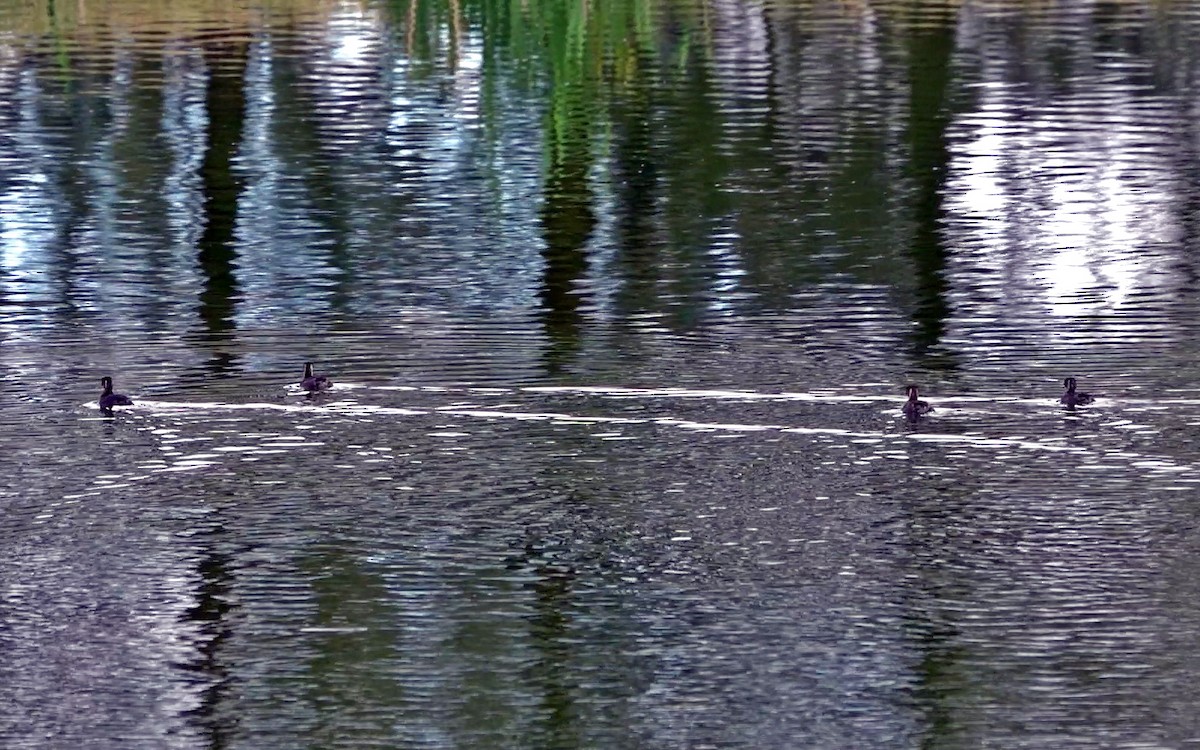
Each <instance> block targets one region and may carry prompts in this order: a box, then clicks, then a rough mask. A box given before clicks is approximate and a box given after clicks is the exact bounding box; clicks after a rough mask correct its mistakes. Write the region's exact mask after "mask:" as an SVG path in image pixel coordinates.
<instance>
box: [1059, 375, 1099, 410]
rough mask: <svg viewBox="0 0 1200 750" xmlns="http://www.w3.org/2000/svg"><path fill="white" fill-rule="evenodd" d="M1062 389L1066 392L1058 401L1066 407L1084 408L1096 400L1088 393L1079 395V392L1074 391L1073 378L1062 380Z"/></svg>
mask: <svg viewBox="0 0 1200 750" xmlns="http://www.w3.org/2000/svg"><path fill="white" fill-rule="evenodd" d="M1063 388H1066V389H1067V391H1066V393H1064V394H1063V395H1062V398H1060V399H1059V400H1058V401H1059V403H1062V404H1066V405H1067V406H1084V405H1086V404H1090V403H1092V402H1093V401H1095V400H1096V399H1094V398H1093V397H1092V394H1090V393H1080V392H1079V391H1076V390H1075V378H1067V379H1066V380H1064V381H1063Z"/></svg>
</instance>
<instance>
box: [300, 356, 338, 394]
mask: <svg viewBox="0 0 1200 750" xmlns="http://www.w3.org/2000/svg"><path fill="white" fill-rule="evenodd" d="M300 387H301V388H303V389H304V390H306V391H323V390H325V389H326V388H332V387H333V381H332V380H330V379H329V378H327V377H325V376H324V375H313V366H312V362H305V363H304V379H303V380H301V381H300Z"/></svg>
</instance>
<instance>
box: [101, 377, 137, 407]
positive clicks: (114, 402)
mask: <svg viewBox="0 0 1200 750" xmlns="http://www.w3.org/2000/svg"><path fill="white" fill-rule="evenodd" d="M100 387H101V388H103V389H104V392H103V393H101V394H100V410H101V411H112V408H113V407H114V406H133V401H132V400H130V398H129V397H128V396H126V395H125V394H124V393H113V385H112V378H110V377H109V376H107V375H105V376H104V377H102V378H100Z"/></svg>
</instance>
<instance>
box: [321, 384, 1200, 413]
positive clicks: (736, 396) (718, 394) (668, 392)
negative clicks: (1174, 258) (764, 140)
mask: <svg viewBox="0 0 1200 750" xmlns="http://www.w3.org/2000/svg"><path fill="white" fill-rule="evenodd" d="M337 387H339V388H344V389H346V390H369V391H392V392H396V391H405V392H421V393H475V394H480V395H495V396H503V395H508V394H513V393H544V394H547V395H559V394H561V395H579V396H606V397H612V398H676V399H697V400H711V401H794V402H805V401H807V402H817V403H824V402H843V403H894V404H903V403H904V399H903V397H900V396H898V395H892V394H841V393H821V392H816V393H809V392H799V391H783V392H780V393H761V392H759V391H737V390H725V389H719V388H718V389H712V388H708V389H691V388H627V387H622V386H558V385H531V386H518V387H511V388H505V387H501V386H442V385H364V384H359V383H345V384H341V385H339V386H337ZM1093 395H1094V396H1095V398H1096V401H1095V402H1094V403H1092V404H1091V405H1090V407H1080V409H1081V410H1086V409H1088V408H1092V409H1095V408H1097V407H1104V406H1109V405H1116V404H1119V405H1122V406H1126V405H1128V406H1200V398H1126V397H1124V396H1122V397H1119V398H1114V397H1108V396H1104V395H1100V394H1093ZM922 396H923V397H924V398H925V399H926V400H928V401H929V402H930V403H931V404H932V405H933V406H935V407H937V406H941V405H950V404H1029V405H1031V406H1046V405H1055V406H1057V405H1059V404H1060V402H1059V397H1060V396H1059V394H1057V393H1055V394H1049V395H1045V396H1029V397H1024V396H994V395H989V396H972V395H964V394H957V393H940V394H939V393H926V394H922Z"/></svg>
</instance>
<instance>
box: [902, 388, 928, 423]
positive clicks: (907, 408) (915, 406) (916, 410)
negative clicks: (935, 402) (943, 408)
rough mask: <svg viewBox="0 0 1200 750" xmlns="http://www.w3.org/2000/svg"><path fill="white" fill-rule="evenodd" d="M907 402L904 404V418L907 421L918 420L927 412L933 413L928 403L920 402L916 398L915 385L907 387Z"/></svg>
mask: <svg viewBox="0 0 1200 750" xmlns="http://www.w3.org/2000/svg"><path fill="white" fill-rule="evenodd" d="M907 390H908V401H905V402H904V416H906V417H908V418H909V419H919V418H920V417H923V416H925V415H926V414H928V413H929V412H931V411H933V407H932V406H930V405H929V402H928V401H921V400H920V399H919V398H917V395H918V394H917V387H916V386H915V385H910V386H908V389H907Z"/></svg>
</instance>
